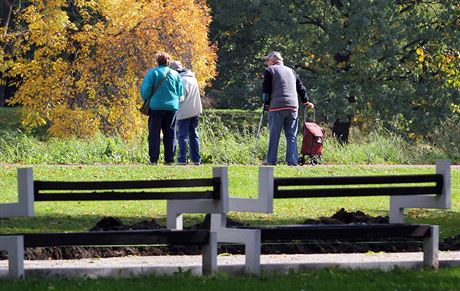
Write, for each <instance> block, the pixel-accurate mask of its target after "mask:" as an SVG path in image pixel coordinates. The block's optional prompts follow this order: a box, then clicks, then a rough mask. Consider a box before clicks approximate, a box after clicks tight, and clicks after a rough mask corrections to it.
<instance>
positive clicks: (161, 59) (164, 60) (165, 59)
mask: <svg viewBox="0 0 460 291" xmlns="http://www.w3.org/2000/svg"><path fill="white" fill-rule="evenodd" d="M156 57H157V64H158V65H166V66H168V65H169V61H170V60H171V56H170V55H169V54H168V53H165V52H159V53H157V55H156Z"/></svg>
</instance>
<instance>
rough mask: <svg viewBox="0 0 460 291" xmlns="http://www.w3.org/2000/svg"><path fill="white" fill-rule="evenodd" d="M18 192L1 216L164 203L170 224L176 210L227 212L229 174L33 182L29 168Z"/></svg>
mask: <svg viewBox="0 0 460 291" xmlns="http://www.w3.org/2000/svg"><path fill="white" fill-rule="evenodd" d="M18 193H19V203H12V204H5V205H0V217H13V216H34V203H35V202H37V201H98V200H99V201H100V200H105V201H109V200H167V208H168V214H167V215H168V221H169V220H171V217H173V216H174V217H176V216H177V213H178V211H177V208H178V207H179V209H180V213H227V212H228V198H227V195H228V173H227V168H226V167H216V168H213V177H212V178H193V179H169V180H168V179H164V180H144V181H86V182H82V181H76V182H56V181H34V179H33V173H32V168H22V169H18ZM173 201H174V203H172V202H173ZM169 212H171V214H170V213H169ZM168 225H171V223H168ZM180 227H181V226H180ZM172 228H176V227H172Z"/></svg>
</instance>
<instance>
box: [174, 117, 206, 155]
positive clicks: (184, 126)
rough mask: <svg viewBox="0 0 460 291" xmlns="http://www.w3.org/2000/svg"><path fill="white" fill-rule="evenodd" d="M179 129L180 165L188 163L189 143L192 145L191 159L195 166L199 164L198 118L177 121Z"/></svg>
mask: <svg viewBox="0 0 460 291" xmlns="http://www.w3.org/2000/svg"><path fill="white" fill-rule="evenodd" d="M177 124H178V127H179V138H178V140H179V156H178V157H177V162H178V163H186V162H187V143H188V144H189V145H190V159H191V160H192V162H193V163H194V164H199V163H200V161H201V157H200V138H199V137H198V116H195V117H191V118H187V119H183V120H179V121H177Z"/></svg>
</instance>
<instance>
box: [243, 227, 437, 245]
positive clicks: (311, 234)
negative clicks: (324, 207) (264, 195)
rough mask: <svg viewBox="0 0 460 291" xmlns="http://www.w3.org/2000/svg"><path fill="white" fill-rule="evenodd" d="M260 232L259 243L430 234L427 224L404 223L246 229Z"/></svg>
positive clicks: (423, 235) (419, 237)
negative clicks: (260, 241) (260, 240)
mask: <svg viewBox="0 0 460 291" xmlns="http://www.w3.org/2000/svg"><path fill="white" fill-rule="evenodd" d="M240 228H249V229H260V230H261V239H262V241H287V240H360V241H362V240H365V239H384V240H389V239H394V238H411V239H423V238H426V237H428V236H429V235H430V233H431V228H430V225H423V224H422V225H408V224H366V225H350V224H333V225H283V226H248V227H240Z"/></svg>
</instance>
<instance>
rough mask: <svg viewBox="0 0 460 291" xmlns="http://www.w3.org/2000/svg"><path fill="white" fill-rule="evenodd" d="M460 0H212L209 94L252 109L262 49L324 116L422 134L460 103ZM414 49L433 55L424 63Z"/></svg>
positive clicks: (223, 103) (328, 119) (327, 120)
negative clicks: (299, 82)
mask: <svg viewBox="0 0 460 291" xmlns="http://www.w3.org/2000/svg"><path fill="white" fill-rule="evenodd" d="M457 2H458V1H456V0H447V1H444V0H437V1H430V2H426V1H391V0H384V1H365V0H358V1H321V0H313V1H294V0H291V1H281V2H280V1H275V0H269V1H252V0H245V1H209V3H210V5H211V7H212V8H213V13H214V19H215V21H214V23H213V24H212V27H211V36H212V38H213V39H214V40H215V41H216V42H217V43H218V44H219V46H220V50H219V64H218V70H219V72H220V74H219V77H218V79H217V80H216V81H215V82H214V85H215V86H214V88H213V90H212V91H210V92H209V93H210V94H211V95H213V96H214V97H215V98H216V100H217V103H218V104H220V106H225V107H249V108H254V107H255V106H257V105H256V104H260V101H259V97H260V93H261V90H260V87H261V73H262V72H263V70H264V67H263V63H262V62H261V57H262V56H263V55H264V54H266V53H267V52H269V51H271V50H278V51H280V52H281V53H282V54H283V56H284V58H285V63H286V64H287V65H290V66H291V67H293V68H295V69H296V71H297V72H298V73H299V74H300V75H301V78H302V79H303V80H304V83H305V84H306V87H307V88H308V89H309V92H310V95H311V96H312V98H313V101H314V102H315V103H316V104H317V110H318V113H319V114H318V115H319V117H320V119H321V120H322V121H323V122H325V123H327V124H329V125H330V124H332V123H334V122H335V121H336V120H337V119H340V120H347V119H349V118H350V117H351V116H355V117H357V118H359V119H361V120H365V122H366V123H372V122H373V120H374V119H375V118H376V117H377V116H380V118H381V120H382V122H383V126H384V127H385V128H388V129H390V130H391V131H394V132H396V133H398V134H402V135H405V136H409V135H410V136H411V137H414V138H417V137H419V136H427V135H429V133H430V132H431V130H432V128H433V126H434V127H436V126H438V125H440V124H441V122H443V121H445V120H446V118H447V117H448V116H450V115H451V113H452V110H451V106H452V104H453V105H455V106H458V104H460V99H459V95H458V89H456V85H455V84H458V82H457V81H458V75H459V74H458V71H459V70H458V59H457V56H458V55H459V52H460V47H459V44H460V34H459V33H458V31H459V29H458V28H459V22H458V19H459V15H460V6H459V5H458V3H457ZM273 7H276V9H273ZM420 48H423V51H426V55H428V54H431V55H433V56H434V57H433V59H434V61H433V62H431V63H428V64H424V63H423V62H422V63H423V65H421V61H420V58H419V55H418V54H417V50H418V49H420ZM443 56H446V57H444V58H443ZM449 56H450V57H449ZM452 56H453V57H454V58H455V59H453V58H452ZM429 64H434V65H432V66H430V67H429V68H428V65H429ZM438 64H440V65H439V66H437V65H438ZM423 66H425V67H423Z"/></svg>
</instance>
